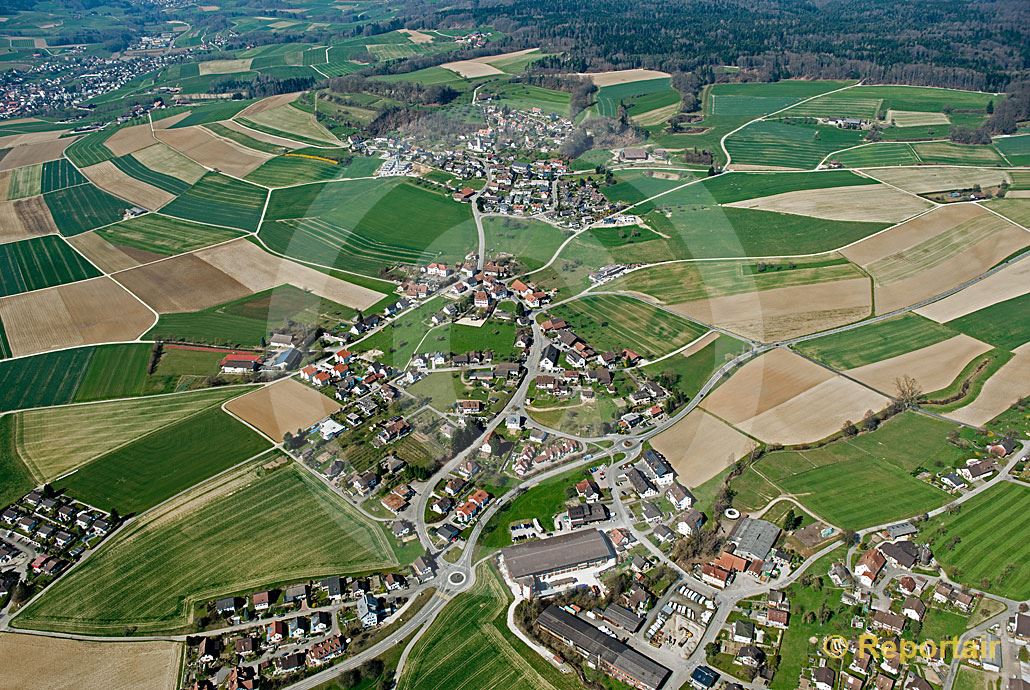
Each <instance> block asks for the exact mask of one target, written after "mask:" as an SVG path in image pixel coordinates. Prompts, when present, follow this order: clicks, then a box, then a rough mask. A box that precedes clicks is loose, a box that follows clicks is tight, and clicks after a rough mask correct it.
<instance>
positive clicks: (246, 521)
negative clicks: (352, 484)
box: [18, 464, 398, 635]
mask: <svg viewBox="0 0 1030 690" xmlns="http://www.w3.org/2000/svg"><path fill="white" fill-rule="evenodd" d="M233 477H234V478H235V477H239V480H238V481H235V482H232V478H230V479H229V480H227V481H226V482H222V481H220V480H215V481H212V482H209V483H208V484H205V485H203V486H201V487H198V488H197V489H195V490H194V491H191V492H190V494H189V495H188V496H185V497H182V498H181V499H176V500H175V501H174V502H173V504H171V505H169V506H168V507H167V509H162V510H160V511H159V512H158V513H157V514H154V515H152V516H146V517H144V518H143V519H142V520H140V521H138V522H136V523H134V524H133V525H132V526H131V527H130V528H129V529H128V530H126V532H124V533H122V534H119V535H118V536H117V537H116V538H115V539H114V540H112V541H111V542H110V543H108V544H106V545H105V546H104V547H103V548H102V549H101V550H100V551H99V552H97V553H96V554H94V555H93V556H92V557H91V558H90V559H89V561H88V562H87V563H86V564H85V565H84V566H83V567H82V568H79V569H77V570H76V571H75V572H74V573H72V574H71V575H69V576H67V577H65V578H62V579H61V580H60V581H59V582H58V583H57V584H56V585H54V586H53V587H52V588H51V589H49V590H48V591H47V593H46V595H45V596H44V597H42V598H40V599H38V600H37V601H36V602H35V603H34V604H33V605H32V606H31V607H29V608H26V609H24V610H23V613H22V615H21V616H20V617H19V620H18V625H21V626H24V627H32V628H41V629H47V630H61V631H65V632H83V633H89V634H99V635H121V634H123V632H124V630H125V628H126V627H127V626H132V627H133V628H134V629H135V630H136V632H138V633H140V634H156V633H161V632H173V631H175V632H178V631H186V630H187V629H188V626H189V624H190V621H191V619H192V614H193V606H194V604H195V603H197V602H198V601H202V600H208V599H214V598H217V597H219V596H224V595H226V594H230V593H237V592H239V593H244V594H245V593H249V592H252V591H257V590H260V589H262V588H264V587H268V586H270V585H274V584H279V583H283V582H290V581H297V580H302V579H303V580H308V579H311V578H318V577H323V576H326V575H331V574H345V573H361V572H367V571H371V570H381V569H384V568H390V567H393V566H396V565H398V560H397V557H396V556H395V554H394V552H393V550H392V548H391V546H390V543H389V541H388V540H387V539H386V535H385V533H384V532H383V531H382V529H381V528H380V527H379V526H378V525H376V524H374V523H372V522H370V521H368V520H367V519H366V518H364V517H363V516H362V515H361V514H360V513H359V512H358V511H357V509H355V508H354V507H352V506H351V505H350V504H349V503H348V502H347V501H345V500H344V499H343V498H342V497H340V496H337V495H336V494H334V493H332V492H331V491H329V489H327V488H326V487H325V485H324V484H322V483H321V482H320V481H318V480H317V479H315V478H313V477H311V476H310V475H309V474H308V473H307V472H306V471H304V470H302V469H299V468H297V467H296V466H293V465H288V466H286V467H282V468H280V469H278V470H275V471H272V472H268V471H266V470H263V469H262V468H260V467H258V466H257V465H254V464H252V465H250V466H249V467H247V468H244V469H243V470H242V471H240V472H236V473H233ZM240 481H243V482H245V484H244V485H243V486H240ZM233 489H235V490H233ZM287 507H288V509H285V508H287ZM141 582H145V583H146V584H147V586H146V587H141V586H140V583H141Z"/></svg>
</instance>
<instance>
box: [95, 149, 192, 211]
mask: <svg viewBox="0 0 1030 690" xmlns="http://www.w3.org/2000/svg"><path fill="white" fill-rule="evenodd" d="M82 173H83V174H84V175H85V176H86V177H88V178H89V181H90V182H92V183H93V184H95V185H96V186H97V187H99V188H100V189H103V190H104V191H106V192H110V193H111V194H114V195H116V196H120V197H121V198H123V199H125V200H127V201H130V202H132V203H133V204H136V205H137V206H141V207H143V208H145V209H149V210H151V211H156V210H157V209H159V208H161V207H162V206H164V205H165V204H167V203H168V202H169V201H171V200H172V199H174V198H175V195H173V194H170V193H168V192H166V191H165V190H163V189H158V188H157V187H154V186H153V185H149V184H147V183H146V182H143V181H142V180H137V179H136V178H134V177H131V176H129V175H128V174H126V173H125V172H123V171H121V170H119V169H118V168H117V167H115V164H114V163H112V162H111V161H104V162H102V163H97V164H96V165H91V166H89V167H88V168H83V169H82Z"/></svg>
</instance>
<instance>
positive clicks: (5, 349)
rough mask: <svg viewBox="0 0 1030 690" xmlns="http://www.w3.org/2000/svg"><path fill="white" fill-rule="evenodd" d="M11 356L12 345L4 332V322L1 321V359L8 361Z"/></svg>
mask: <svg viewBox="0 0 1030 690" xmlns="http://www.w3.org/2000/svg"><path fill="white" fill-rule="evenodd" d="M11 354H12V353H11V344H10V343H9V342H7V333H5V332H4V322H3V321H0V359H7V358H8V357H10V356H11Z"/></svg>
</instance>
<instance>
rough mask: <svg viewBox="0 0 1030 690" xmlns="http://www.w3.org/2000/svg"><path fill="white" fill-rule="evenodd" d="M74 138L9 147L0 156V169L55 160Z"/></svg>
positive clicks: (11, 168) (10, 168)
mask: <svg viewBox="0 0 1030 690" xmlns="http://www.w3.org/2000/svg"><path fill="white" fill-rule="evenodd" d="M75 139H76V137H68V138H66V139H54V140H53V141H43V142H40V143H38V144H26V145H25V146H16V147H15V148H13V149H10V150H9V151H8V152H7V155H5V156H4V157H3V158H0V171H3V170H13V169H14V168H21V167H23V166H26V165H35V164H36V163H45V162H46V161H52V160H57V159H58V158H60V157H61V156H63V155H64V150H65V149H66V148H68V147H69V146H71V144H72V142H74V141H75Z"/></svg>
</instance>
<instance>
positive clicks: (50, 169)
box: [40, 158, 86, 194]
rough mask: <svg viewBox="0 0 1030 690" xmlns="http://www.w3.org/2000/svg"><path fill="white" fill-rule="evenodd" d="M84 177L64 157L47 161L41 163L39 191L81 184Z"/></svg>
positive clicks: (53, 190)
mask: <svg viewBox="0 0 1030 690" xmlns="http://www.w3.org/2000/svg"><path fill="white" fill-rule="evenodd" d="M84 182H86V178H85V177H83V176H82V173H80V172H79V171H78V169H76V167H75V166H74V165H72V164H71V163H70V162H69V161H68V160H67V159H65V158H58V159H57V160H56V161H47V162H46V163H44V164H43V177H42V179H41V180H40V192H41V193H43V194H46V193H48V192H56V191H57V190H59V189H64V188H65V187H74V186H75V185H79V184H83V183H84Z"/></svg>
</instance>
